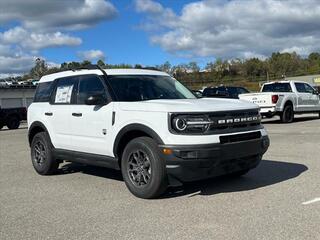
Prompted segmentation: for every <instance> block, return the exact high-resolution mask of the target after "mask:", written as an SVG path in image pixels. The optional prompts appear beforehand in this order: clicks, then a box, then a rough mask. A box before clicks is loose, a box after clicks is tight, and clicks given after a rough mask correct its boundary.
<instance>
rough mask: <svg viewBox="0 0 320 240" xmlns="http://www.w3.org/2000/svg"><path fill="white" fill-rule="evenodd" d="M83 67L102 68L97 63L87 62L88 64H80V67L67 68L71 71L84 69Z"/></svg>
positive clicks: (88, 68)
mask: <svg viewBox="0 0 320 240" xmlns="http://www.w3.org/2000/svg"><path fill="white" fill-rule="evenodd" d="M84 69H87V70H95V69H96V70H102V68H101V67H100V66H99V65H97V64H88V65H85V66H81V67H76V68H69V69H68V70H71V71H74V72H75V71H78V70H84Z"/></svg>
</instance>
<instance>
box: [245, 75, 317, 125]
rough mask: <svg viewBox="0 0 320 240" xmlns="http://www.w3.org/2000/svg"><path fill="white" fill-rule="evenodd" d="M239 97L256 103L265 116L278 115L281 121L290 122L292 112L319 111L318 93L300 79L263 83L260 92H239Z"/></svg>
mask: <svg viewBox="0 0 320 240" xmlns="http://www.w3.org/2000/svg"><path fill="white" fill-rule="evenodd" d="M240 99H243V100H248V101H250V102H253V103H256V104H258V105H259V106H260V108H261V114H262V115H263V116H266V117H272V116H274V115H279V116H280V118H281V121H282V122H284V123H290V122H292V121H293V119H294V114H302V113H319V117H320V98H319V93H318V91H317V90H316V89H314V88H313V87H312V86H311V85H309V84H308V83H306V82H300V81H279V82H270V83H265V84H264V85H263V86H262V88H261V91H260V93H249V94H241V95H240Z"/></svg>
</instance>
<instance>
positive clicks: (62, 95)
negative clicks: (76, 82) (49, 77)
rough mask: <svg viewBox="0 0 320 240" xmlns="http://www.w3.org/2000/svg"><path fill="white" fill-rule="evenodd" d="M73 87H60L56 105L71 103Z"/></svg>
mask: <svg viewBox="0 0 320 240" xmlns="http://www.w3.org/2000/svg"><path fill="white" fill-rule="evenodd" d="M72 89H73V85H69V86H58V87H57V92H56V98H55V101H54V102H55V103H70V101H71V95H72Z"/></svg>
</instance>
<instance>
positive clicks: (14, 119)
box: [7, 115, 20, 129]
mask: <svg viewBox="0 0 320 240" xmlns="http://www.w3.org/2000/svg"><path fill="white" fill-rule="evenodd" d="M19 126H20V119H19V117H18V116H15V115H13V116H9V117H8V118H7V127H8V128H9V129H17V128H18V127H19Z"/></svg>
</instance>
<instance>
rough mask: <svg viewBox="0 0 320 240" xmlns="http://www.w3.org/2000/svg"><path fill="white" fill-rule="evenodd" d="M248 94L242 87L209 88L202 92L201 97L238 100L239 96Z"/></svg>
mask: <svg viewBox="0 0 320 240" xmlns="http://www.w3.org/2000/svg"><path fill="white" fill-rule="evenodd" d="M243 93H249V91H248V90H247V89H245V88H244V87H227V86H220V87H209V88H206V89H204V90H203V93H202V96H203V97H215V98H235V99H237V98H239V97H238V96H239V94H243Z"/></svg>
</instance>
